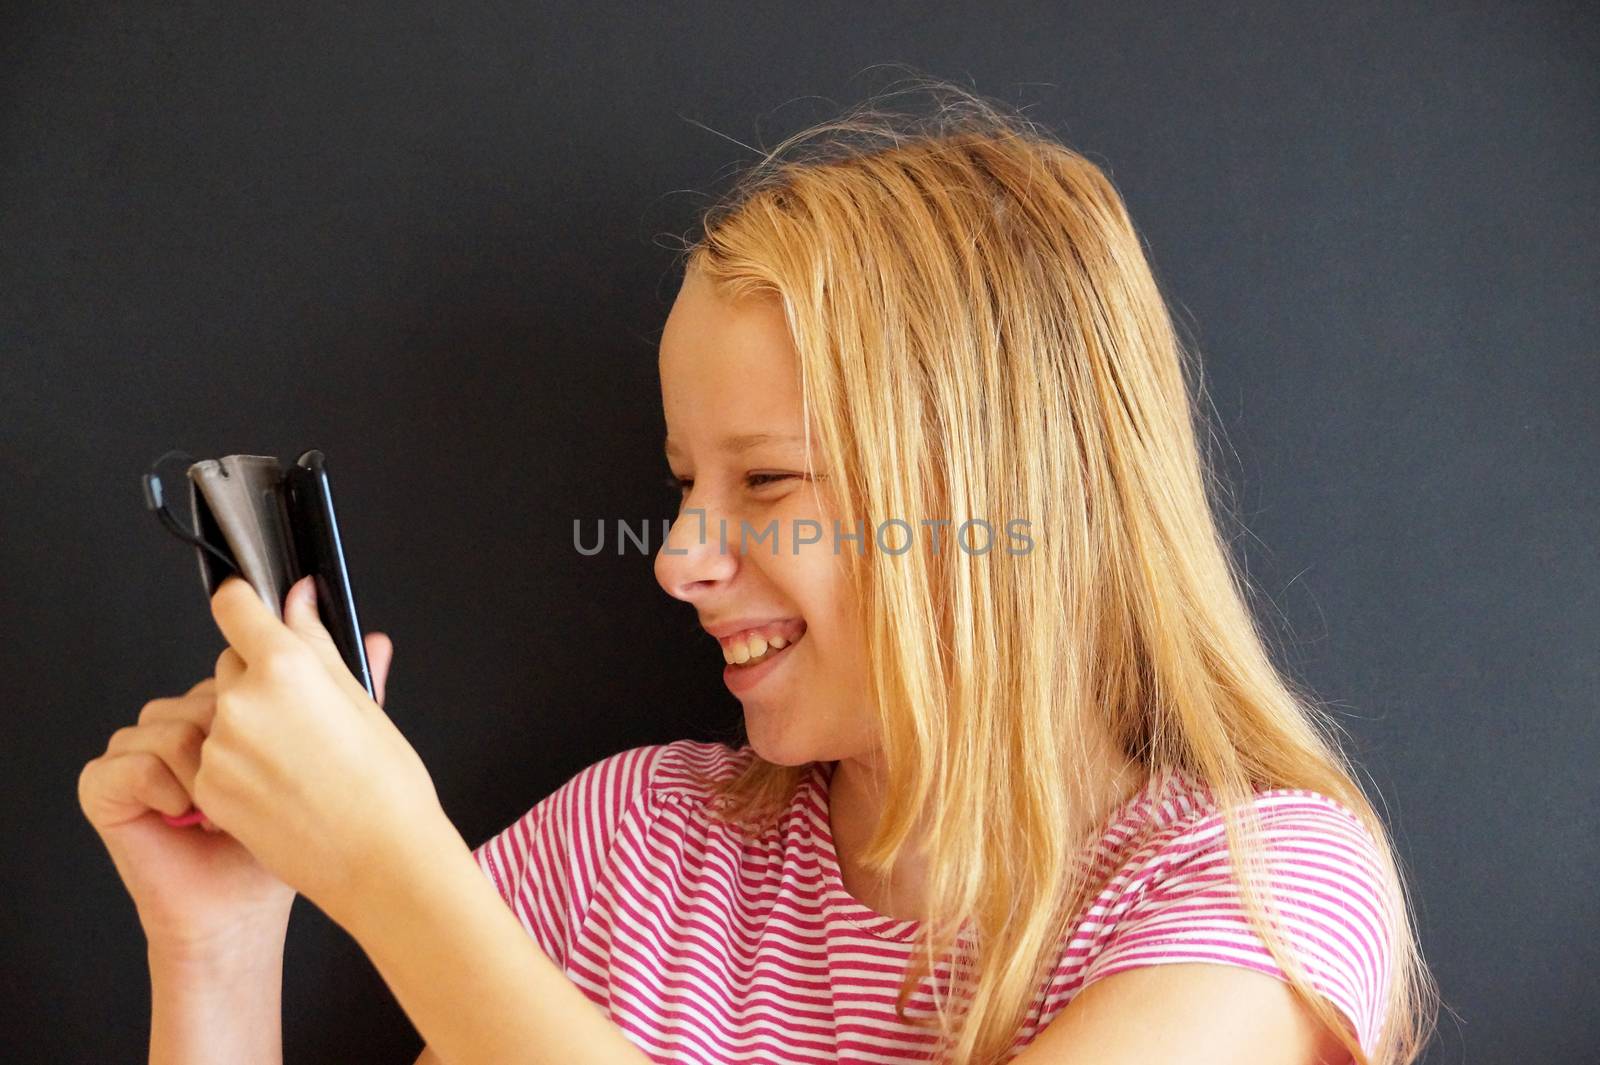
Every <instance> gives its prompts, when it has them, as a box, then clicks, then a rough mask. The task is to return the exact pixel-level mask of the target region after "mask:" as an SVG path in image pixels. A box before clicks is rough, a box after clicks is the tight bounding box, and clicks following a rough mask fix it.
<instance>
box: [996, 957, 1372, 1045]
mask: <svg viewBox="0 0 1600 1065" xmlns="http://www.w3.org/2000/svg"><path fill="white" fill-rule="evenodd" d="M1012 1060H1013V1062H1014V1063H1015V1065H1078V1063H1080V1062H1081V1063H1088V1062H1093V1063H1094V1065H1143V1063H1145V1062H1150V1061H1170V1062H1174V1063H1182V1065H1231V1063H1233V1062H1239V1061H1249V1062H1253V1063H1257V1065H1341V1063H1343V1062H1346V1061H1349V1060H1350V1052H1349V1051H1348V1050H1346V1049H1345V1048H1344V1045H1343V1044H1342V1043H1340V1042H1339V1040H1338V1038H1337V1037H1336V1036H1335V1035H1334V1033H1333V1032H1331V1031H1329V1030H1328V1029H1327V1028H1325V1027H1323V1026H1322V1025H1321V1024H1319V1023H1318V1022H1317V1021H1316V1020H1315V1019H1314V1017H1313V1016H1312V1014H1311V1011H1310V1010H1308V1009H1306V1008H1305V1007H1304V1006H1303V1005H1302V1004H1301V1003H1300V1002H1299V1000H1297V999H1296V998H1295V997H1294V995H1293V993H1292V992H1291V991H1290V989H1289V985H1288V984H1286V983H1284V982H1283V981H1282V980H1279V979H1278V978H1277V977H1274V976H1269V975H1267V974H1265V973H1260V972H1255V971H1253V970H1249V969H1243V968H1239V967H1237V966H1231V965H1209V964H1205V963H1184V964H1173V965H1150V966H1145V967H1143V968H1139V969H1129V970H1126V971H1124V972H1120V973H1117V974H1116V975H1113V976H1108V977H1105V978H1104V979H1102V980H1098V981H1096V982H1095V983H1093V984H1091V985H1089V986H1088V987H1087V988H1085V989H1083V991H1081V992H1080V993H1079V994H1078V996H1077V997H1076V998H1074V999H1073V1000H1072V1001H1071V1002H1070V1003H1068V1004H1067V1006H1066V1008H1065V1009H1063V1010H1062V1011H1061V1013H1060V1014H1059V1015H1058V1016H1057V1017H1056V1018H1055V1020H1053V1021H1051V1022H1050V1023H1049V1024H1048V1025H1046V1026H1045V1029H1044V1031H1042V1032H1040V1033H1039V1035H1038V1036H1037V1037H1036V1038H1035V1039H1034V1040H1033V1042H1031V1043H1029V1044H1028V1046H1027V1047H1026V1048H1025V1049H1024V1050H1023V1051H1022V1053H1020V1054H1018V1055H1017V1056H1016V1057H1015V1058H1014V1059H1012Z"/></svg>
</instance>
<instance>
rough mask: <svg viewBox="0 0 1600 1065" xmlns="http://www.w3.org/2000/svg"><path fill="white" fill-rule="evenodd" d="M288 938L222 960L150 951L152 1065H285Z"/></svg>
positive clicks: (269, 934)
mask: <svg viewBox="0 0 1600 1065" xmlns="http://www.w3.org/2000/svg"><path fill="white" fill-rule="evenodd" d="M284 930H285V925H284V924H283V923H280V924H279V925H278V927H277V929H276V930H271V929H268V930H265V931H263V932H262V934H261V937H260V938H259V940H256V939H250V940H247V941H242V942H241V943H240V944H239V945H238V946H237V948H236V949H233V950H231V951H230V952H229V954H228V956H226V957H222V958H219V957H216V956H214V955H212V956H206V957H202V956H199V955H197V954H193V953H188V954H186V953H183V952H180V951H175V950H168V949H166V948H163V947H161V946H159V945H157V944H154V943H152V944H151V945H150V948H149V958H150V1065H186V1063H193V1065H199V1063H201V1062H214V1061H250V1062H259V1063H261V1065H279V1063H281V1062H282V1061H283V1024H282V994H283V942H284Z"/></svg>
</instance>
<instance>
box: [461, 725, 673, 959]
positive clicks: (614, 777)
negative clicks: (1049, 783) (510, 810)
mask: <svg viewBox="0 0 1600 1065" xmlns="http://www.w3.org/2000/svg"><path fill="white" fill-rule="evenodd" d="M664 746H665V745H660V744H658V745H650V746H644V747H634V748H631V749H629V750H626V751H622V752H620V753H618V754H613V755H610V756H608V757H606V758H603V759H601V760H600V761H598V762H595V763H594V764H593V765H590V766H588V767H586V768H584V769H581V770H579V771H578V772H577V773H576V774H575V775H574V776H573V777H572V778H571V779H569V780H568V781H567V782H566V783H565V784H562V785H561V786H560V787H559V788H557V789H556V790H555V791H553V792H551V793H550V794H549V795H547V796H545V797H544V798H543V799H540V800H539V801H538V802H537V803H535V804H534V806H533V808H532V809H530V810H529V811H528V812H527V813H525V814H523V815H522V816H521V817H519V818H517V819H516V820H515V821H513V822H512V823H511V824H510V825H508V826H506V827H505V828H504V829H502V830H501V831H500V832H499V833H497V834H496V835H494V836H492V837H490V838H489V839H488V840H486V841H485V842H484V843H483V844H481V845H480V846H479V847H478V848H477V849H476V850H474V851H473V852H472V854H473V858H475V859H476V860H477V863H478V867H479V868H480V869H482V870H483V872H484V875H486V876H487V877H488V878H489V881H490V883H492V884H494V886H495V888H496V889H497V890H498V891H499V892H500V897H501V898H503V899H505V901H506V905H507V906H509V907H510V908H511V912H512V913H514V914H516V916H517V919H518V920H519V921H520V922H521V923H522V926H523V927H524V928H525V929H527V931H528V934H529V935H531V936H532V937H533V938H534V940H535V941H536V942H537V943H538V944H539V946H540V948H541V949H542V950H544V952H545V953H546V954H547V955H549V957H550V958H551V959H552V960H553V961H555V963H556V964H557V965H561V966H565V964H566V962H567V952H568V946H569V944H570V942H571V935H572V930H573V929H574V928H576V927H578V924H579V923H580V922H581V921H582V920H583V916H584V914H585V913H586V912H587V911H588V909H589V903H590V900H591V899H592V898H593V897H594V893H595V889H596V887H597V886H598V885H599V884H600V883H601V881H602V879H603V877H604V876H605V875H606V870H607V868H608V866H609V864H610V853H611V847H612V842H613V841H614V840H615V838H616V835H617V829H618V827H619V826H620V825H621V824H622V822H623V820H624V818H626V817H627V815H628V812H629V811H630V810H631V809H632V808H633V807H634V806H635V805H636V804H637V803H638V802H639V801H640V798H641V796H643V795H644V794H645V792H646V791H647V790H648V788H649V785H650V778H651V772H652V770H653V768H654V766H655V763H656V761H657V759H658V757H659V754H660V752H661V750H662V749H663V747H664Z"/></svg>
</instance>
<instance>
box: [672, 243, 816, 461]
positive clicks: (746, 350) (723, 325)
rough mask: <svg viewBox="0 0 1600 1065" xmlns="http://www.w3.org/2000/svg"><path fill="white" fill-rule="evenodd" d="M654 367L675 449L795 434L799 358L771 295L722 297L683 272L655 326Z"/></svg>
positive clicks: (797, 428)
mask: <svg viewBox="0 0 1600 1065" xmlns="http://www.w3.org/2000/svg"><path fill="white" fill-rule="evenodd" d="M658 368H659V370H660V373H661V405H662V410H663V413H664V414H665V415H666V421H667V432H668V435H669V436H670V437H671V438H672V441H673V443H674V444H676V445H677V446H678V447H679V448H682V447H685V446H693V444H694V442H695V441H698V440H701V439H709V438H710V437H712V436H716V437H718V438H721V437H723V436H725V435H728V434H741V433H743V434H754V433H763V432H766V433H791V432H799V431H800V426H801V414H802V411H801V402H800V377H799V373H800V366H799V359H798V357H797V355H796V352H795V349H794V342H793V341H792V340H791V339H790V336H789V327H788V324H787V323H786V321H785V320H784V316H783V307H782V305H781V304H780V303H779V302H778V300H777V298H776V297H771V296H763V297H747V298H744V299H740V300H738V301H731V300H726V299H724V298H722V297H721V296H720V295H718V294H717V292H716V291H715V290H714V289H713V287H712V286H711V283H710V282H709V281H707V280H706V279H705V278H704V277H703V276H702V275H700V274H699V273H697V272H695V271H690V272H689V274H688V276H687V277H686V278H685V279H684V283H683V287H682V288H681V289H680V290H679V292H678V298H677V300H676V301H675V302H674V303H673V305H672V311H671V313H670V314H668V315H667V322H666V325H665V327H664V328H663V329H662V333H661V352H660V358H659V360H658Z"/></svg>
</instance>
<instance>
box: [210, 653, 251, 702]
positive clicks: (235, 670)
mask: <svg viewBox="0 0 1600 1065" xmlns="http://www.w3.org/2000/svg"><path fill="white" fill-rule="evenodd" d="M211 672H212V676H213V679H214V680H215V681H216V685H215V688H214V689H213V692H212V697H213V698H215V697H216V692H217V691H221V690H222V689H224V688H231V687H232V686H233V684H234V682H235V681H237V680H238V679H239V675H240V674H242V673H243V672H244V658H243V657H242V656H240V654H239V652H238V651H235V650H234V649H233V648H231V647H224V648H223V649H222V653H221V654H220V655H218V656H217V661H216V663H215V664H214V665H213V666H212V667H211Z"/></svg>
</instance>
